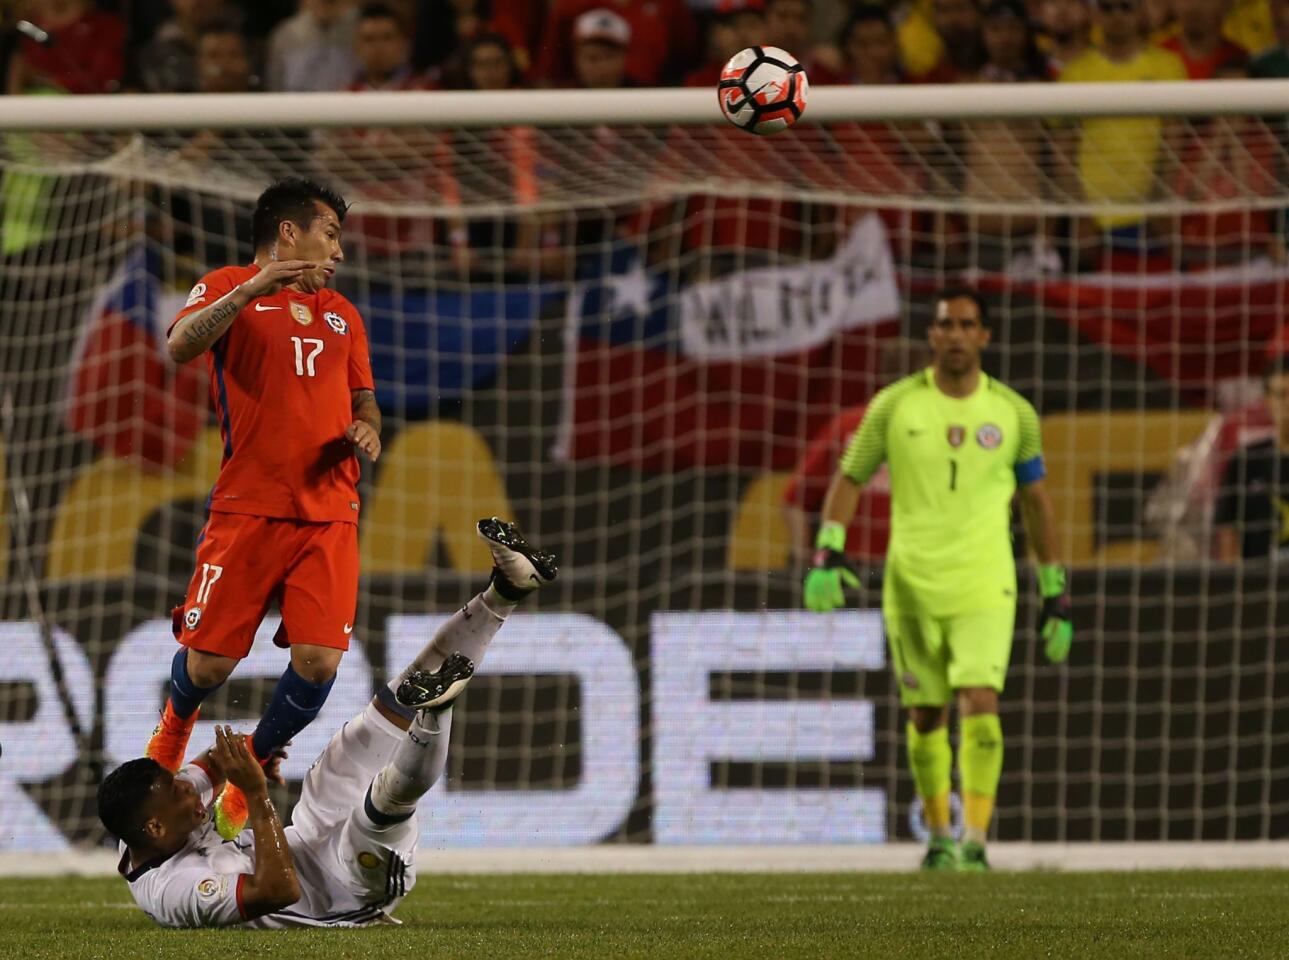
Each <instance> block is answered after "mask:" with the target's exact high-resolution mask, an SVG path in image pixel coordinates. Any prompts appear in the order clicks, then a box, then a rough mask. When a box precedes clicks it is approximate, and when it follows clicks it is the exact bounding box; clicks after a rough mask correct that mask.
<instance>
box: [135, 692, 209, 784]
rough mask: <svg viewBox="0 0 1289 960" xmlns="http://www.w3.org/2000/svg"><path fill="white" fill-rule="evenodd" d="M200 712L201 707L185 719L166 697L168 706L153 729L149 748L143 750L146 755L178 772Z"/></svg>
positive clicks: (172, 771) (171, 770)
mask: <svg viewBox="0 0 1289 960" xmlns="http://www.w3.org/2000/svg"><path fill="white" fill-rule="evenodd" d="M200 713H201V710H200V708H199V709H197V710H194V711H193V714H192V716H191V717H188V719H186V720H185V719H183V718H182V717H180V716H179V715H178V714H176V713H175V708H174V706H173V705H172V704H171V703H170V698H169V697H166V708H165V710H163V711H162V713H161V720H160V722H158V723H157V726H156V729H155V730H153V731H152V737H151V738H150V739H149V740H148V748H147V749H146V750H144V751H143V754H144V756H146V757H151V758H152V759H153V760H155V761H157V763H159V764H161V765H162V766H163V767H165V768H166V769H167V770H169V771H170V772H171V773H175V772H177V771H178V770H179V768H180V767H181V766H183V762H184V752H185V751H186V750H187V749H188V738H189V737H190V736H192V728H193V726H194V725H195V724H196V723H197V716H198V714H200Z"/></svg>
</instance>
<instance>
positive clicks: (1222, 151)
mask: <svg viewBox="0 0 1289 960" xmlns="http://www.w3.org/2000/svg"><path fill="white" fill-rule="evenodd" d="M1247 76H1248V72H1247V71H1246V70H1245V69H1243V68H1242V67H1241V66H1239V65H1238V64H1235V63H1233V64H1228V65H1227V66H1225V67H1222V68H1221V69H1220V70H1219V71H1218V73H1217V77H1216V79H1219V80H1227V79H1230V80H1239V79H1243V78H1245V77H1247ZM1280 155H1281V154H1280V150H1279V148H1278V147H1277V144H1276V140H1275V137H1274V136H1273V135H1272V133H1271V131H1270V129H1268V128H1267V126H1266V124H1265V123H1264V122H1263V121H1262V119H1261V118H1259V117H1255V116H1250V115H1248V114H1241V115H1236V116H1230V117H1208V118H1204V119H1202V120H1197V121H1195V124H1194V126H1193V128H1192V129H1191V131H1190V132H1189V135H1188V136H1187V138H1186V141H1185V148H1184V150H1183V153H1182V158H1181V162H1180V164H1179V169H1178V173H1177V181H1176V183H1175V184H1174V189H1175V192H1176V194H1177V196H1178V197H1181V198H1184V199H1186V200H1190V201H1194V202H1195V203H1196V204H1197V205H1198V209H1196V210H1195V211H1193V212H1190V213H1187V214H1185V215H1183V216H1182V218H1181V225H1180V236H1181V245H1180V250H1179V253H1180V255H1181V259H1182V263H1183V265H1184V266H1185V267H1188V268H1196V269H1201V268H1212V267H1216V266H1220V265H1223V264H1230V263H1239V262H1243V261H1246V260H1251V259H1253V258H1255V257H1257V256H1259V255H1267V256H1270V257H1272V258H1274V259H1277V260H1279V259H1282V256H1283V246H1282V241H1281V238H1280V236H1279V234H1278V233H1277V231H1276V229H1275V223H1274V216H1273V212H1272V211H1271V210H1266V209H1261V208H1258V207H1255V206H1254V205H1253V204H1244V205H1233V204H1231V203H1230V201H1232V200H1240V199H1246V200H1247V199H1248V198H1264V199H1270V198H1272V197H1274V196H1276V195H1277V194H1278V193H1280V191H1281V186H1280V184H1279V183H1278V181H1277V178H1276V160H1277V158H1278V157H1279V156H1280ZM1223 201H1226V204H1225V209H1218V210H1214V209H1205V205H1211V204H1215V203H1221V202H1223Z"/></svg>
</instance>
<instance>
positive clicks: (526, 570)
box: [476, 517, 559, 601]
mask: <svg viewBox="0 0 1289 960" xmlns="http://www.w3.org/2000/svg"><path fill="white" fill-rule="evenodd" d="M476 529H477V530H478V532H479V537H480V539H482V540H483V541H484V542H485V543H487V544H488V549H489V550H491V551H492V562H493V564H494V566H493V568H492V584H493V586H494V587H495V588H496V590H497V592H498V593H500V594H501V595H502V596H503V597H505V598H506V599H507V600H515V601H518V600H519V599H520V598H521V597H523V596H524V595H525V594H528V593H531V592H532V591H534V590H536V589H537V588H538V587H540V586H542V585H543V584H547V583H550V582H551V581H552V580H554V579H555V578H556V577H557V576H558V575H559V566H558V565H557V564H556V563H555V557H554V555H553V554H550V553H546V552H545V551H544V550H538V549H536V548H535V547H533V546H531V545H530V544H529V543H528V542H527V541H526V540H524V538H523V536H522V535H521V534H520V533H519V528H518V527H516V526H515V525H514V524H513V523H507V522H506V521H504V520H498V519H497V518H496V517H489V518H488V519H486V520H480V521H479V523H478V524H477V525H476Z"/></svg>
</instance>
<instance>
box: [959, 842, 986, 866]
mask: <svg viewBox="0 0 1289 960" xmlns="http://www.w3.org/2000/svg"><path fill="white" fill-rule="evenodd" d="M958 870H959V871H960V872H962V873H988V872H989V861H988V859H986V858H985V845H984V844H983V843H976V842H975V841H974V840H964V841H962V849H961V850H960V851H958Z"/></svg>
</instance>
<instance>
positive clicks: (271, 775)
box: [261, 740, 291, 787]
mask: <svg viewBox="0 0 1289 960" xmlns="http://www.w3.org/2000/svg"><path fill="white" fill-rule="evenodd" d="M289 746H291V741H289V740H288V741H287V742H286V743H284V744H283V745H282V746H280V747H278V748H277V749H276V750H274V751H273V752H272V753H270V754H269V758H268V759H267V760H265V761H264V763H263V764H261V766H262V767H263V768H264V779H265V780H267V781H268V782H269V783H276V784H277V785H278V786H279V787H281V786H285V785H286V777H284V776H282V763H283V761H285V760H286V756H287V754H286V748H287V747H289Z"/></svg>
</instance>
